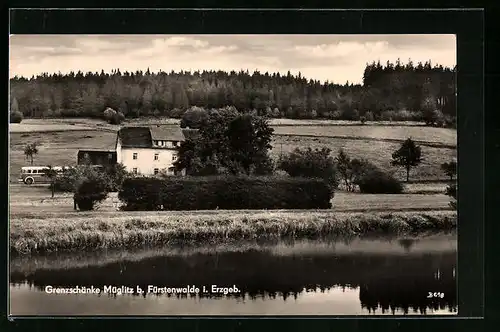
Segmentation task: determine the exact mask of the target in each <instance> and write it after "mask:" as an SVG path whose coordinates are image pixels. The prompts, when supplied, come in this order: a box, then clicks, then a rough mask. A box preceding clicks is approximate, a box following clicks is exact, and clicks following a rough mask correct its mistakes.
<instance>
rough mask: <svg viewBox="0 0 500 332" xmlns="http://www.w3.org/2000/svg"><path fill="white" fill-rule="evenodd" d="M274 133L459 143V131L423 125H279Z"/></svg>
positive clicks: (445, 143)
mask: <svg viewBox="0 0 500 332" xmlns="http://www.w3.org/2000/svg"><path fill="white" fill-rule="evenodd" d="M274 133H275V134H278V135H292V136H302V135H303V136H316V137H348V138H367V139H375V140H384V139H387V140H405V139H407V138H409V137H411V138H412V139H413V140H415V141H420V142H423V143H440V144H443V145H447V146H455V147H456V145H457V131H456V130H454V129H448V128H434V127H421V126H366V125H364V126H356V125H350V126H277V127H274Z"/></svg>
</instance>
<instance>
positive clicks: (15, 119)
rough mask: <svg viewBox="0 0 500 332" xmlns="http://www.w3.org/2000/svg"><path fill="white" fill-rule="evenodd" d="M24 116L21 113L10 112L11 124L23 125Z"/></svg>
mask: <svg viewBox="0 0 500 332" xmlns="http://www.w3.org/2000/svg"><path fill="white" fill-rule="evenodd" d="M21 121H23V114H22V113H21V112H19V111H14V112H10V123H21Z"/></svg>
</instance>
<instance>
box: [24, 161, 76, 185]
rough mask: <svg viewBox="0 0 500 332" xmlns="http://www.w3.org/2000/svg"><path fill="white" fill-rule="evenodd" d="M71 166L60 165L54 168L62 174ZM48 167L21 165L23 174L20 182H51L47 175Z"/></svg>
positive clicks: (29, 183)
mask: <svg viewBox="0 0 500 332" xmlns="http://www.w3.org/2000/svg"><path fill="white" fill-rule="evenodd" d="M68 168H69V167H60V166H54V167H52V169H54V170H55V171H56V172H57V173H59V174H61V173H62V172H63V171H64V170H65V169H68ZM46 169H48V167H47V166H27V167H21V174H20V175H19V179H18V181H19V182H22V183H24V184H28V185H31V184H35V183H37V184H38V183H42V184H43V183H50V179H49V178H48V177H47V176H45V170H46Z"/></svg>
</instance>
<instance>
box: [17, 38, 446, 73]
mask: <svg viewBox="0 0 500 332" xmlns="http://www.w3.org/2000/svg"><path fill="white" fill-rule="evenodd" d="M9 41H10V68H9V69H10V75H11V76H13V75H23V76H28V77H30V76H31V75H36V74H38V73H40V72H43V71H47V72H57V71H61V72H63V73H64V72H69V71H78V70H81V71H84V72H85V71H100V70H101V69H104V70H105V71H111V70H112V69H116V68H120V70H122V71H125V70H128V71H136V70H145V69H146V68H150V69H151V70H153V71H158V70H163V71H167V72H168V71H171V70H174V71H180V70H204V69H206V70H225V71H231V70H235V71H239V70H241V69H243V70H246V69H248V70H249V71H253V70H259V71H260V72H266V71H268V72H280V73H286V72H287V71H289V70H290V72H292V73H295V74H296V73H298V72H299V71H300V72H301V73H302V75H303V76H305V77H306V78H312V79H315V80H320V81H326V80H329V81H333V82H338V83H344V82H345V81H347V80H349V81H350V82H353V83H359V82H361V81H362V75H363V70H364V68H365V64H366V63H367V62H372V61H378V60H380V61H381V62H382V63H385V62H386V61H387V60H390V61H393V62H394V61H396V59H397V58H400V59H401V60H402V61H403V62H406V61H407V60H408V58H411V59H412V60H413V62H415V63H416V62H418V61H422V62H425V61H427V60H429V59H431V60H432V62H433V63H441V64H443V65H445V66H454V65H455V63H456V41H455V36H453V35H15V36H11V37H10V38H9Z"/></svg>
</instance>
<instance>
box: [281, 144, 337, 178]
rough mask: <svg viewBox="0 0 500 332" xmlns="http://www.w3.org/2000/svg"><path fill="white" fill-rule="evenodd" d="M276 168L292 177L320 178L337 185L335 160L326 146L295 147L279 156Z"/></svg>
mask: <svg viewBox="0 0 500 332" xmlns="http://www.w3.org/2000/svg"><path fill="white" fill-rule="evenodd" d="M277 168H279V169H281V170H284V171H285V172H287V173H288V175H290V176H292V177H304V178H320V179H323V180H324V181H326V183H327V184H328V185H330V186H332V187H333V188H337V186H338V179H337V174H336V173H337V172H336V168H335V161H334V159H333V158H332V157H331V156H330V149H327V148H323V149H321V150H320V149H315V150H313V149H311V148H307V149H304V150H301V149H299V148H296V149H295V150H293V152H291V153H290V154H288V155H286V156H284V157H281V158H280V160H279V161H278V165H277Z"/></svg>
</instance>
